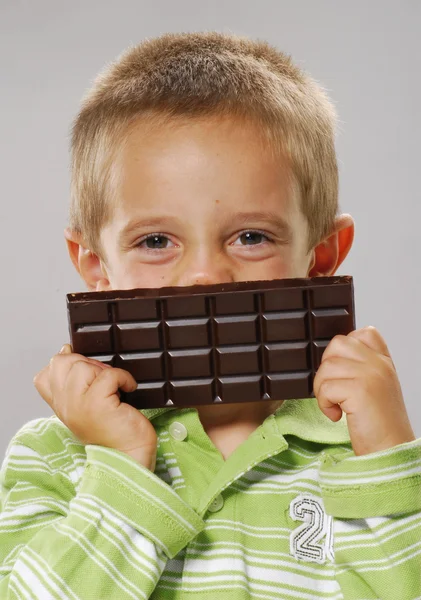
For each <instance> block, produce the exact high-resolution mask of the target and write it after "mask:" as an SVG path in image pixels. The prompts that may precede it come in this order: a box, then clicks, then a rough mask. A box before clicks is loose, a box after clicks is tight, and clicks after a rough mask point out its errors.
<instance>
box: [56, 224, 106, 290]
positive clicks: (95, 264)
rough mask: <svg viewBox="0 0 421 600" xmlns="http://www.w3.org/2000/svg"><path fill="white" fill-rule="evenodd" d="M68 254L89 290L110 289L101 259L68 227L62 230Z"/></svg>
mask: <svg viewBox="0 0 421 600" xmlns="http://www.w3.org/2000/svg"><path fill="white" fill-rule="evenodd" d="M64 237H65V239H66V244H67V249H68V251H69V256H70V259H71V261H72V263H73V264H74V266H75V268H76V270H77V272H78V273H79V275H80V276H81V277H82V279H83V280H84V282H85V283H86V285H87V287H88V289H89V290H90V291H103V290H108V289H110V282H109V280H108V277H107V272H106V270H105V267H104V265H103V263H102V261H101V259H100V258H99V257H98V256H97V255H96V254H94V253H93V252H92V251H91V250H89V248H87V247H86V245H85V244H84V241H83V239H82V236H81V235H80V234H79V233H77V232H75V231H72V230H71V229H69V228H68V227H67V228H66V229H65V230H64Z"/></svg>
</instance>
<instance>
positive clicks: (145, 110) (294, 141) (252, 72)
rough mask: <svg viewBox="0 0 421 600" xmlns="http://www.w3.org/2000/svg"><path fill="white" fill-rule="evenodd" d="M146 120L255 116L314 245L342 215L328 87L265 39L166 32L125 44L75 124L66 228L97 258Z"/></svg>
mask: <svg viewBox="0 0 421 600" xmlns="http://www.w3.org/2000/svg"><path fill="white" fill-rule="evenodd" d="M148 115H149V117H150V116H151V115H152V116H153V115H163V116H165V117H166V118H170V119H171V118H177V117H187V118H195V117H206V116H208V115H209V116H211V115H233V116H238V117H245V118H247V119H251V120H253V122H254V123H256V124H258V126H259V128H260V130H261V131H262V133H263V135H265V136H266V139H268V140H269V142H270V146H271V148H273V149H274V150H275V151H276V152H281V153H282V155H283V156H284V157H285V158H286V159H287V160H288V163H289V165H290V169H291V174H292V179H293V182H294V184H295V187H296V188H297V189H298V192H299V198H300V206H301V210H302V212H303V214H304V215H305V217H306V218H307V220H308V225H309V232H310V234H309V237H310V239H309V249H311V248H312V247H314V246H315V245H316V244H317V243H318V242H319V241H321V240H322V239H324V238H325V237H326V236H327V235H328V234H329V233H330V231H331V229H332V226H333V223H334V219H335V216H336V214H337V211H338V168H337V161H336V154H335V146H334V133H335V120H336V117H335V111H334V108H333V106H332V104H331V102H330V101H329V100H328V98H327V96H326V94H325V92H324V91H323V89H322V88H321V87H320V86H319V85H318V84H317V83H316V82H315V81H314V80H313V79H311V78H310V77H309V76H308V75H307V74H305V73H304V72H303V71H302V70H300V69H299V68H298V67H297V66H295V65H294V64H293V63H292V61H291V58H290V57H289V56H288V55H286V54H284V53H282V52H280V51H278V50H277V49H276V48H274V47H272V46H271V45H269V44H268V43H266V42H263V41H253V40H250V39H248V38H243V37H238V36H234V35H225V34H221V33H215V32H211V33H184V34H166V35H163V36H161V37H158V38H155V39H152V40H147V41H144V42H143V43H141V44H139V45H137V46H135V47H131V48H129V49H128V50H127V51H126V52H124V53H123V54H122V55H121V56H120V57H119V58H118V59H117V60H116V61H115V62H114V63H112V64H111V65H110V66H108V67H107V68H106V69H105V70H104V72H103V73H100V74H99V75H98V77H97V78H96V80H95V82H94V84H93V86H92V88H91V89H90V90H89V91H88V93H87V94H86V96H85V98H84V100H83V102H82V106H81V110H80V112H79V114H78V115H77V117H76V119H75V121H74V124H73V128H72V137H71V153H72V159H71V168H72V175H71V205H70V228H71V229H73V230H74V231H76V232H78V233H80V234H81V235H82V237H83V239H84V240H85V243H86V245H87V246H88V248H89V249H90V250H92V251H93V252H95V253H96V254H99V255H101V254H102V252H101V247H100V241H99V240H100V233H101V229H102V227H103V226H104V225H106V224H107V223H108V222H109V220H110V218H111V216H112V203H111V202H110V199H109V196H110V190H111V188H112V185H111V183H112V182H111V179H112V165H113V161H114V160H115V157H116V153H117V152H118V148H120V147H121V145H122V143H123V139H124V136H125V135H127V133H128V131H129V129H130V125H131V124H133V123H134V122H135V121H137V120H138V119H139V118H141V117H145V118H148Z"/></svg>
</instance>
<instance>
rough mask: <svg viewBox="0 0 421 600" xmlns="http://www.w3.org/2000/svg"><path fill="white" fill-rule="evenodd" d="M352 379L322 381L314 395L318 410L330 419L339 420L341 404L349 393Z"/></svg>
mask: <svg viewBox="0 0 421 600" xmlns="http://www.w3.org/2000/svg"><path fill="white" fill-rule="evenodd" d="M353 383H354V382H353V380H346V379H337V380H327V381H324V382H323V383H322V384H321V385H320V387H319V388H318V391H317V393H315V396H316V398H317V402H318V404H319V408H320V410H321V411H322V412H323V413H324V414H325V415H326V416H327V417H328V418H329V419H331V421H339V419H340V418H341V416H342V404H343V403H344V402H345V401H346V400H347V399H348V397H349V395H350V388H351V387H352V385H353Z"/></svg>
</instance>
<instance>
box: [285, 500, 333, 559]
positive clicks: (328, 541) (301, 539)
mask: <svg viewBox="0 0 421 600" xmlns="http://www.w3.org/2000/svg"><path fill="white" fill-rule="evenodd" d="M289 514H290V516H291V518H292V519H294V521H303V524H302V525H300V526H299V527H297V528H296V529H294V531H293V532H292V533H291V536H290V552H291V554H292V555H293V556H295V558H296V559H297V560H304V561H309V562H317V563H321V564H322V563H324V562H326V559H328V560H331V561H333V560H334V554H333V519H332V517H331V516H329V515H327V514H326V513H325V510H324V507H323V502H322V500H321V498H316V497H315V496H312V495H310V494H302V495H300V496H297V497H296V498H294V500H293V501H292V502H291V504H290V506H289Z"/></svg>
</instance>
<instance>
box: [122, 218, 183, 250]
mask: <svg viewBox="0 0 421 600" xmlns="http://www.w3.org/2000/svg"><path fill="white" fill-rule="evenodd" d="M174 223H181V220H180V219H178V218H177V217H165V216H162V217H150V218H146V219H133V220H132V221H129V222H128V223H127V225H126V226H125V227H123V229H122V230H121V231H120V233H119V234H118V243H119V245H120V246H124V245H126V244H127V242H128V241H130V238H131V236H132V235H133V234H134V233H136V232H137V230H138V229H139V228H140V227H157V228H159V229H161V228H164V227H167V226H170V225H174Z"/></svg>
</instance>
